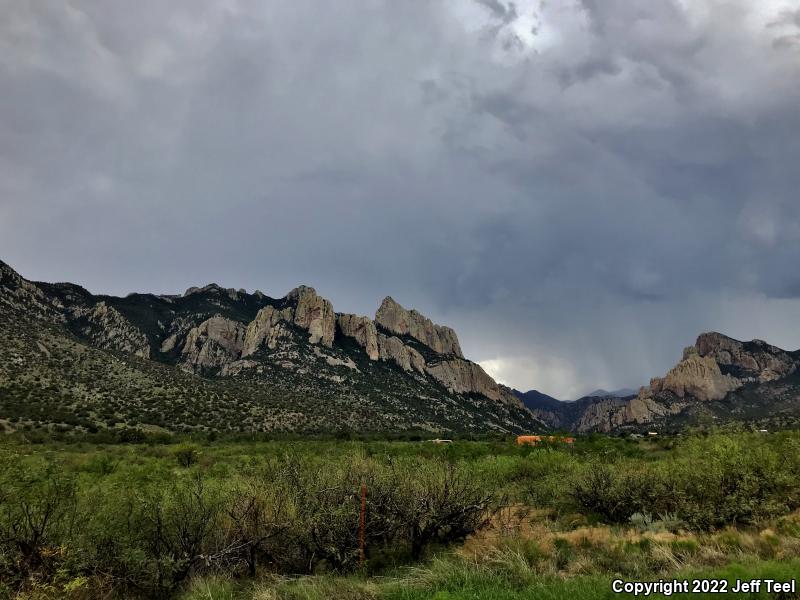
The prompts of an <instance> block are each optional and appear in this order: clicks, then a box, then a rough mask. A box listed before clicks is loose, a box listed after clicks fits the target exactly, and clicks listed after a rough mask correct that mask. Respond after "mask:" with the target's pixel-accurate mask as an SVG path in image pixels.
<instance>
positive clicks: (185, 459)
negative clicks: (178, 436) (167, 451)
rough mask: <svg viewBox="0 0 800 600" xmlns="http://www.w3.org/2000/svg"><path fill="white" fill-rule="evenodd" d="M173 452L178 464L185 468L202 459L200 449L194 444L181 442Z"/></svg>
mask: <svg viewBox="0 0 800 600" xmlns="http://www.w3.org/2000/svg"><path fill="white" fill-rule="evenodd" d="M172 453H173V455H174V456H175V460H176V461H177V462H178V464H179V465H180V466H182V467H184V468H185V469H188V468H189V467H191V466H192V465H195V464H197V462H198V461H199V460H200V449H199V448H198V447H197V446H195V445H194V444H181V445H180V446H178V447H177V448H175V449H174V450H173V451H172Z"/></svg>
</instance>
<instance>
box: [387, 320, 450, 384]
mask: <svg viewBox="0 0 800 600" xmlns="http://www.w3.org/2000/svg"><path fill="white" fill-rule="evenodd" d="M378 357H379V358H380V359H381V360H387V361H391V362H393V363H395V364H397V365H398V366H399V367H400V368H401V369H403V370H404V371H417V372H419V373H424V372H425V367H426V365H425V358H423V356H422V354H420V353H419V352H418V351H417V350H415V349H414V348H412V347H411V346H406V345H405V344H404V343H403V342H402V341H401V340H400V338H396V337H394V336H392V337H388V336H385V335H383V334H381V335H379V336H378ZM451 391H452V390H451Z"/></svg>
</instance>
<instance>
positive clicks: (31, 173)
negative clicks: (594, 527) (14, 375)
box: [0, 0, 800, 396]
mask: <svg viewBox="0 0 800 600" xmlns="http://www.w3.org/2000/svg"><path fill="white" fill-rule="evenodd" d="M2 10H3V19H2V20H0V86H1V88H2V95H0V257H1V258H3V259H4V260H7V261H8V262H9V263H10V264H12V265H14V266H16V267H17V268H18V269H20V271H22V273H23V274H25V275H27V276H30V277H34V278H39V279H45V280H53V279H69V280H74V281H77V282H80V283H82V284H84V285H86V286H87V287H89V288H90V289H92V290H94V291H106V292H114V293H127V292H129V291H132V290H155V291H164V292H174V291H180V290H182V289H184V288H186V287H188V286H189V285H196V284H202V283H205V282H207V281H210V280H215V281H218V282H219V283H221V284H224V285H229V286H236V287H241V286H246V287H248V288H250V289H252V288H256V287H258V288H261V289H263V290H264V291H265V292H267V293H270V294H273V295H281V294H283V293H285V292H286V291H287V290H288V289H290V288H291V287H293V286H294V285H296V284H298V283H301V282H304V283H309V284H312V285H314V286H316V287H317V288H318V289H319V291H320V292H321V293H323V294H325V295H326V296H328V297H330V298H331V299H332V300H333V301H334V305H335V307H336V308H337V309H338V310H353V311H359V312H362V313H371V312H372V311H374V308H375V307H376V306H377V304H378V302H379V301H380V299H381V297H382V296H383V295H385V294H392V295H393V296H395V297H396V298H397V299H398V300H399V301H400V302H403V303H405V304H407V305H413V306H416V307H417V308H419V309H421V310H423V311H425V312H427V313H429V314H431V316H433V317H434V318H436V319H437V320H440V321H444V322H448V323H450V324H452V325H454V326H455V327H456V328H457V330H458V331H459V334H460V335H461V337H462V338H463V345H464V347H465V349H466V351H467V352H468V354H469V355H470V356H471V357H473V358H475V359H478V360H481V361H484V364H486V366H487V368H489V369H490V370H491V371H492V372H493V373H495V374H496V375H497V376H498V377H500V378H501V379H503V380H504V381H506V382H508V383H509V384H512V385H515V386H517V387H539V388H540V389H543V390H544V391H547V392H551V393H554V394H557V395H560V396H575V395H578V394H579V393H580V392H582V391H586V390H587V389H589V388H596V387H606V388H608V387H618V386H622V385H625V386H630V385H638V384H642V383H646V381H647V379H648V378H649V377H650V376H651V375H655V374H659V373H661V372H663V371H664V370H665V369H666V368H668V367H669V366H670V364H671V363H673V362H674V361H675V359H677V358H678V357H679V356H680V351H681V348H682V347H683V346H684V345H686V344H688V343H691V342H692V341H693V338H694V336H695V335H696V334H697V333H699V332H700V331H703V330H707V329H719V330H723V331H725V332H727V333H730V334H732V335H735V336H741V337H761V338H766V339H769V340H770V341H773V342H774V343H776V344H782V345H785V346H789V347H798V346H800V330H798V329H797V328H795V327H793V325H792V323H795V322H797V316H798V310H799V309H800V291H799V290H800V283H799V282H800V280H799V279H798V277H797V275H796V271H797V269H796V265H797V259H798V257H800V199H798V196H797V191H796V190H798V189H800V170H798V169H797V164H798V158H800V141H799V140H800V136H798V135H797V134H798V132H799V131H800V111H798V108H797V107H798V106H800V85H798V84H799V83H800V81H798V78H799V76H800V46H799V45H798V44H796V43H794V42H793V40H794V39H795V38H796V36H797V35H798V34H800V22H798V18H797V15H798V13H797V11H796V8H795V7H793V6H792V3H790V2H780V1H775V2H766V3H758V4H755V3H750V2H744V1H742V2H728V3H716V2H710V1H709V2H707V3H706V2H692V3H681V2H678V1H677V0H675V1H665V2H656V3H654V2H650V1H635V2H630V1H627V0H626V1H624V2H623V1H622V0H620V1H616V0H615V1H612V2H595V1H593V0H583V1H582V2H574V3H569V2H566V3H561V2H559V3H540V2H522V1H519V2H515V3H511V2H500V1H496V0H482V1H480V2H475V1H473V2H466V1H465V2H453V3H450V2H440V3H428V2H403V3H397V2H382V1H378V0H375V1H365V2H360V3H337V4H336V5H335V6H334V5H325V4H320V3H316V2H286V3H284V2H274V3H263V2H248V1H246V0H241V1H235V0H232V1H230V2H224V3H223V2H220V3H217V2H215V3H198V2H172V3H169V5H168V6H167V5H165V4H164V3H161V2H155V1H152V2H142V3H139V4H137V8H136V9H135V10H133V9H131V7H130V4H129V3H124V2H103V3H95V2H88V1H86V2H70V3H46V2H29V3H15V2H10V1H9V2H4V3H3V6H2Z"/></svg>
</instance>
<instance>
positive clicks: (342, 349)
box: [0, 262, 544, 433]
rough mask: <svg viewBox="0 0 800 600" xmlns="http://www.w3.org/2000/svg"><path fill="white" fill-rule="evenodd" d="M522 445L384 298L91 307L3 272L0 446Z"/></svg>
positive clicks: (519, 418)
mask: <svg viewBox="0 0 800 600" xmlns="http://www.w3.org/2000/svg"><path fill="white" fill-rule="evenodd" d="M122 425H127V426H130V427H144V428H155V429H165V430H170V431H208V430H217V431H295V432H310V433H313V432H334V431H343V430H344V431H385V432H396V431H408V430H428V431H431V432H439V431H442V432H448V431H449V432H486V431H499V432H523V431H525V432H528V431H541V430H542V429H543V428H544V425H543V424H542V423H541V421H539V420H537V419H536V418H534V417H533V415H532V413H531V412H530V411H529V410H528V409H526V408H525V407H524V405H523V404H522V402H521V401H520V400H519V399H518V398H517V397H516V396H514V394H513V393H512V391H511V390H510V389H509V388H507V387H505V386H502V385H499V384H497V383H496V382H495V381H494V380H493V379H492V378H491V377H490V376H489V375H487V374H486V372H485V371H484V370H483V369H482V368H481V367H480V366H479V365H477V364H476V363H474V362H472V361H470V360H468V359H466V358H465V357H464V355H463V352H462V350H461V347H460V345H459V342H458V337H457V336H456V333H455V332H454V331H453V330H452V329H450V328H449V327H444V326H441V325H437V324H435V323H433V322H432V321H431V320H430V319H428V318H427V317H425V316H424V315H422V314H420V313H419V312H417V311H415V310H407V309H405V308H403V307H402V306H401V305H400V304H398V303H397V302H395V301H394V300H393V299H392V298H389V297H387V298H386V299H384V301H383V302H382V304H381V306H380V308H379V309H378V311H377V313H376V315H375V319H370V318H368V317H362V316H357V315H352V314H347V313H337V312H335V311H334V309H333V305H332V304H331V302H330V301H328V300H326V299H325V298H322V297H321V296H319V295H318V294H317V293H316V291H315V290H314V289H313V288H311V287H307V286H300V287H297V288H295V289H294V290H292V291H290V292H289V293H288V294H286V296H284V297H282V298H270V297H269V296H266V295H265V294H263V293H262V292H260V291H255V292H253V293H252V294H249V293H247V292H246V291H245V290H236V289H232V288H222V287H220V286H218V285H216V284H209V285H206V286H204V287H194V288H190V289H188V290H186V292H185V293H184V294H179V295H154V294H130V295H128V296H126V297H125V298H118V297H114V296H105V295H94V294H91V293H90V292H88V291H87V290H85V289H83V288H82V287H80V286H77V285H74V284H71V283H36V282H31V281H28V280H26V279H24V278H23V277H21V276H20V275H19V274H18V273H16V272H15V271H14V270H13V269H11V267H9V266H8V265H6V264H5V263H3V262H0V432H1V431H3V430H4V429H6V430H15V429H19V428H30V427H43V426H47V427H50V426H55V427H61V428H67V429H69V428H77V429H81V430H91V431H94V430H97V429H102V428H113V427H120V426H122Z"/></svg>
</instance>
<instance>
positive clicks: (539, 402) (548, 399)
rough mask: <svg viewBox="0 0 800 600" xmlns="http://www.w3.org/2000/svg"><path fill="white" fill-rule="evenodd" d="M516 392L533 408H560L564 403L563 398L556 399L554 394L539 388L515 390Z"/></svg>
mask: <svg viewBox="0 0 800 600" xmlns="http://www.w3.org/2000/svg"><path fill="white" fill-rule="evenodd" d="M514 394H515V395H516V396H517V398H519V399H520V400H522V403H523V404H524V405H525V406H526V407H528V408H529V409H531V410H558V409H559V408H560V407H561V405H562V404H563V402H562V401H561V400H556V399H555V398H553V397H552V396H548V395H547V394H543V393H542V392H539V391H537V390H529V391H527V392H520V391H519V390H514Z"/></svg>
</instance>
